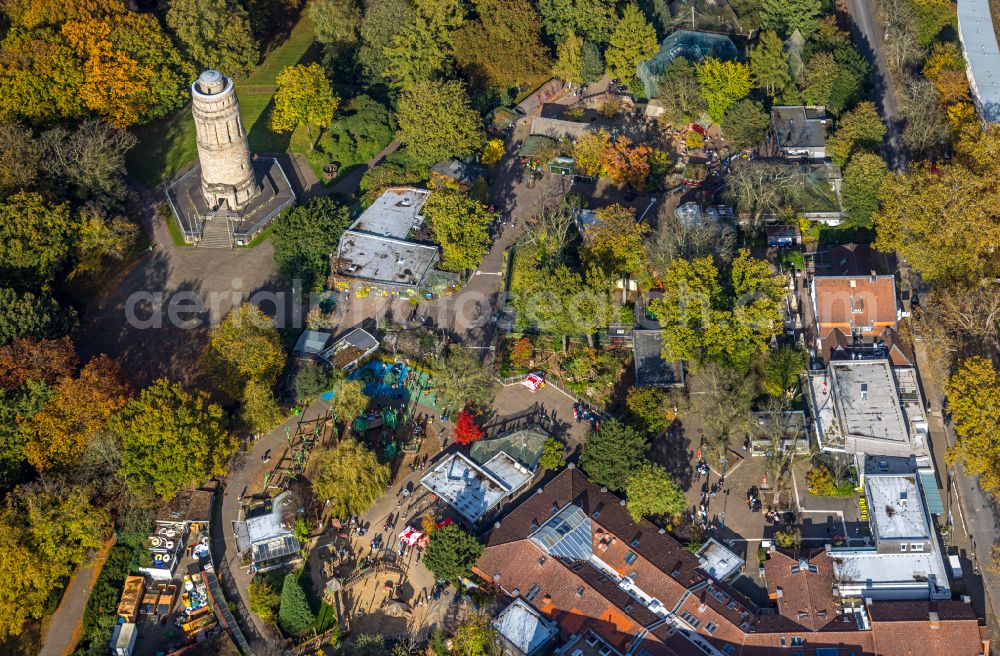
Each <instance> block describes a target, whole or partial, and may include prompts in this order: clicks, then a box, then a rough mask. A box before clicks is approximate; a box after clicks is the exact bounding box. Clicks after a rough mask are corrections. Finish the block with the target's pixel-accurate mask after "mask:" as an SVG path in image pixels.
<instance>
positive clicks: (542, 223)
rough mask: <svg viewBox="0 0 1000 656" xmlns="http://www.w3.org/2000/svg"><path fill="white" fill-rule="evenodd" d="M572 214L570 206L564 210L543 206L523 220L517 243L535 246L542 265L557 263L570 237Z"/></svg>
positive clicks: (560, 260) (560, 259)
mask: <svg viewBox="0 0 1000 656" xmlns="http://www.w3.org/2000/svg"><path fill="white" fill-rule="evenodd" d="M572 214H573V209H572V207H567V209H565V210H563V209H552V208H543V209H542V211H541V212H540V213H539V214H538V215H536V216H534V217H532V218H530V219H528V220H527V221H525V224H524V232H523V233H522V235H521V238H520V240H519V242H518V243H519V244H520V245H521V246H532V247H534V248H536V249H537V250H538V259H539V261H540V262H541V263H542V264H543V265H545V266H555V265H557V264H559V263H560V262H562V260H563V256H564V255H565V253H566V248H567V247H568V246H569V243H570V241H571V239H572V233H571V232H570V228H571V227H572V226H573V217H572Z"/></svg>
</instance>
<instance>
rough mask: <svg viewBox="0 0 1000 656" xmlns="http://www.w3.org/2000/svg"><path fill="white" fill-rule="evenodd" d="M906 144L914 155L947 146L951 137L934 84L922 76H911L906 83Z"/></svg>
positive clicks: (904, 138) (904, 139)
mask: <svg viewBox="0 0 1000 656" xmlns="http://www.w3.org/2000/svg"><path fill="white" fill-rule="evenodd" d="M904 90H905V91H904V93H905V98H904V101H903V114H904V115H905V117H906V125H905V126H904V127H903V143H904V144H905V145H906V147H907V149H909V150H910V152H912V153H914V154H921V155H922V154H926V153H928V152H931V151H933V150H937V149H940V148H943V147H944V146H946V145H947V144H948V143H949V142H950V141H951V137H952V128H951V124H950V123H949V122H948V116H947V114H946V113H945V109H944V106H943V105H942V104H941V96H940V94H939V93H938V91H937V89H935V88H934V85H933V84H931V83H930V82H929V81H928V80H926V79H925V78H923V77H918V76H913V77H910V78H909V79H908V81H907V83H906V84H905V85H904Z"/></svg>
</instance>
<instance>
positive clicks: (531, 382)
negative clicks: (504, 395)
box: [521, 374, 545, 392]
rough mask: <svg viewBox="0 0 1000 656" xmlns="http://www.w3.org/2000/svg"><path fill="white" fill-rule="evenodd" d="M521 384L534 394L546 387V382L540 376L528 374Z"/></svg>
mask: <svg viewBox="0 0 1000 656" xmlns="http://www.w3.org/2000/svg"><path fill="white" fill-rule="evenodd" d="M521 384H522V385H524V386H525V387H527V388H528V389H530V390H531V391H532V392H537V391H538V390H540V389H542V388H543V387H545V380H544V379H543V378H542V377H541V376H539V375H538V374H528V375H527V376H525V377H524V380H522V381H521Z"/></svg>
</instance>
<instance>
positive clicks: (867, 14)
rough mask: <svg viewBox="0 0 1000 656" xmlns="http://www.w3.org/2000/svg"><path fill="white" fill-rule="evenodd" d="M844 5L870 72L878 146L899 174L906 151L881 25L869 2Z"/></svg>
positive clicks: (862, 0) (850, 0)
mask: <svg viewBox="0 0 1000 656" xmlns="http://www.w3.org/2000/svg"><path fill="white" fill-rule="evenodd" d="M846 4H847V12H848V14H849V15H850V17H851V33H852V34H853V36H854V42H855V43H856V44H857V46H858V48H859V49H860V50H861V53H862V54H863V55H864V56H865V58H866V59H867V60H868V63H869V64H871V66H872V70H873V71H874V79H875V93H876V104H877V105H878V109H879V113H881V114H882V118H883V119H884V120H885V122H886V128H887V132H886V135H885V141H884V142H883V144H882V150H883V151H884V153H883V154H884V155H885V160H886V162H887V163H888V165H889V168H890V169H891V170H893V171H903V170H904V169H905V168H906V151H905V148H904V146H903V125H904V123H905V120H904V119H903V111H902V108H901V107H900V105H899V98H898V96H897V95H896V88H895V86H894V85H893V82H892V76H891V75H890V74H889V63H888V61H887V60H886V58H885V44H884V43H883V40H882V35H883V29H882V24H881V23H880V22H879V20H878V17H877V16H876V15H875V7H874V6H873V3H872V0H846Z"/></svg>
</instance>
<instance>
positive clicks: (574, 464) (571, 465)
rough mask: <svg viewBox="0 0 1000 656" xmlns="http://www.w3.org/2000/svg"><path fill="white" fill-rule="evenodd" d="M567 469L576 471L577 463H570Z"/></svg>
mask: <svg viewBox="0 0 1000 656" xmlns="http://www.w3.org/2000/svg"><path fill="white" fill-rule="evenodd" d="M566 469H576V463H575V462H571V463H569V464H568V465H566Z"/></svg>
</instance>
